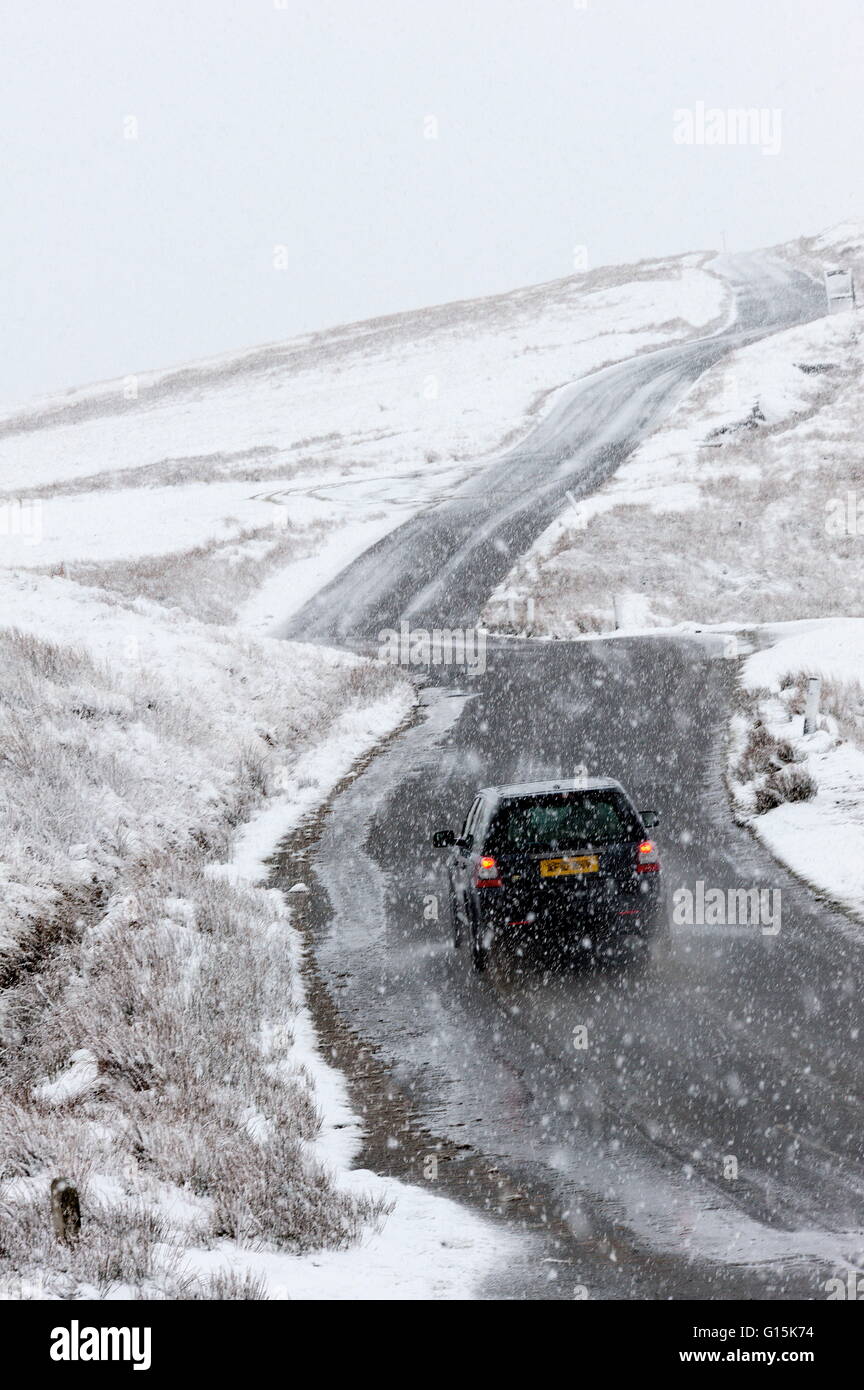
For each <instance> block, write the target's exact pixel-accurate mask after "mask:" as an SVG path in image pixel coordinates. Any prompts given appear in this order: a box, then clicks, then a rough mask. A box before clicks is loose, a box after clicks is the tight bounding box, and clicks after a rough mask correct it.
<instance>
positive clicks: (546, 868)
mask: <svg viewBox="0 0 864 1390" xmlns="http://www.w3.org/2000/svg"><path fill="white" fill-rule="evenodd" d="M599 871H600V860H599V859H598V858H597V855H596V854H579V855H576V857H575V858H570V859H541V860H540V877H541V878H561V877H562V876H563V875H564V874H596V873H599Z"/></svg>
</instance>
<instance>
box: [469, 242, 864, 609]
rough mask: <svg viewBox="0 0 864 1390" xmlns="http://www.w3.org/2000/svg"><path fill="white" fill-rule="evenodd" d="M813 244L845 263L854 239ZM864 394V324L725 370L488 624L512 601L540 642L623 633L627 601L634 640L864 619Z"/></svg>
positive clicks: (760, 347) (581, 516)
mask: <svg viewBox="0 0 864 1390" xmlns="http://www.w3.org/2000/svg"><path fill="white" fill-rule="evenodd" d="M861 240H862V238H861V236H860V235H859V238H858V240H857V241H856V242H854V245H855V246H857V245H858V244H859V242H861ZM817 241H818V243H819V246H820V247H821V248H822V250H823V252H824V254H825V255H826V257H827V256H830V257H832V258H833V259H837V260H840V259H843V257H844V256H845V254H846V248H847V247H848V246H849V245H850V237H849V229H848V228H843V229H841V233H840V235H839V237H838V238H837V239H836V240H834V239H832V238H831V237H830V236H829V235H828V234H826V235H825V236H823V237H822V238H812V239H810V242H812V243H813V244H814V245H815V244H816V242H817ZM809 244H810V243H809V242H808V245H809ZM786 250H787V254H790V255H791V252H790V251H789V248H786ZM810 259H812V257H810V256H808V257H805V261H806V263H807V264H809V262H810ZM862 382H864V337H862V328H861V319H860V316H859V314H858V313H857V311H850V312H846V313H840V314H835V315H832V316H831V317H829V318H824V319H819V320H816V321H815V322H813V323H809V324H805V325H803V326H801V327H798V328H793V329H790V330H788V331H786V332H783V333H778V334H775V335H774V336H772V337H769V338H766V339H763V340H762V341H760V342H757V343H755V344H753V345H752V346H750V347H745V348H742V349H740V350H739V351H737V352H735V353H734V354H732V355H731V356H730V357H728V358H726V359H724V360H722V361H721V362H719V363H718V364H717V366H715V367H714V368H713V369H712V370H711V371H709V372H707V373H706V374H705V375H704V376H703V377H701V378H700V379H699V380H698V381H697V382H696V384H695V385H694V386H693V388H692V389H691V391H690V392H689V393H688V394H687V396H686V397H685V398H684V399H683V400H682V401H681V403H680V404H679V406H678V407H677V409H676V410H675V411H673V412H672V414H671V415H670V417H669V419H668V420H667V422H666V423H665V425H664V426H663V427H662V428H661V429H659V430H657V431H656V433H655V434H653V435H652V436H651V437H650V438H649V439H648V440H646V442H645V443H644V444H642V445H641V447H639V448H638V449H637V450H636V451H635V453H634V454H633V455H632V457H631V458H630V459H628V460H627V462H626V463H625V464H624V465H623V466H622V467H621V468H619V469H618V471H617V473H616V474H615V476H614V477H613V478H612V479H610V481H609V482H608V483H607V484H606V485H605V486H604V487H602V488H600V489H599V491H598V492H596V493H595V494H593V495H592V496H591V497H590V498H588V499H586V500H585V501H582V502H579V503H577V504H576V505H574V506H572V507H570V508H569V509H568V510H567V511H566V512H565V513H564V514H563V515H562V516H561V517H560V518H559V519H557V520H556V521H555V522H554V523H553V524H552V526H550V527H549V528H548V529H547V530H546V531H545V532H544V533H543V535H541V536H540V537H539V538H538V540H537V541H536V543H535V545H534V546H533V547H532V548H531V550H530V551H529V552H528V554H527V555H526V556H524V557H522V559H520V561H519V562H518V563H517V564H516V565H515V566H514V568H513V570H512V571H511V572H510V574H509V575H508V577H507V579H506V581H505V582H504V583H503V584H502V585H501V587H500V591H499V593H497V594H495V595H493V596H492V599H491V601H490V604H489V606H488V608H487V610H486V613H485V615H484V616H485V619H486V621H487V622H488V624H489V625H490V626H491V627H495V628H503V629H504V630H507V629H508V628H512V626H513V622H512V619H511V620H510V621H508V604H510V603H511V596H512V595H513V594H514V593H516V594H520V595H522V596H523V597H524V598H531V599H533V605H534V606H533V620H532V622H531V623H530V625H529V630H530V631H531V632H532V633H533V634H535V635H549V636H572V635H576V634H578V633H580V632H601V631H609V630H611V629H612V628H613V627H614V625H615V619H614V609H615V600H616V599H618V600H619V616H620V613H621V612H623V613H624V620H625V626H627V627H631V628H657V627H668V626H670V625H675V624H677V623H681V622H691V623H692V622H696V623H701V624H704V623H733V624H734V623H736V622H737V623H741V624H746V623H752V622H769V621H783V620H791V619H796V618H800V617H818V616H822V615H827V614H832V613H844V614H847V615H849V614H851V615H858V614H862V613H864V606H862V595H861V588H860V565H861V553H860V547H861V535H860V533H858V532H856V531H855V530H854V529H853V528H851V527H849V526H848V525H846V524H845V521H844V520H843V518H844V517H845V506H846V499H847V495H848V494H850V493H851V494H853V495H854V494H855V493H856V489H857V491H858V492H860V493H861V495H862V499H864V486H862V485H864V472H862V464H861V458H860V448H859V440H860V437H861V430H862V424H864V413H862V399H864V396H862ZM841 503H842V507H841ZM841 511H842V515H840V513H841ZM862 512H864V508H862ZM862 529H864V528H862ZM511 606H512V604H511ZM524 612H525V609H524V605H523V606H521V607H520V609H519V614H520V615H521V616H522V618H523V622H522V624H521V625H522V626H524Z"/></svg>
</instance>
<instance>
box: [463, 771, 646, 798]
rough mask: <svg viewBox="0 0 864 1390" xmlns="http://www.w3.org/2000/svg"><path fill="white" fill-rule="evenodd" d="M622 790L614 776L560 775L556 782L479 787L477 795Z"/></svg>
mask: <svg viewBox="0 0 864 1390" xmlns="http://www.w3.org/2000/svg"><path fill="white" fill-rule="evenodd" d="M612 789H614V790H615V791H619V792H623V790H624V788H623V787H622V786H621V783H620V782H616V781H615V778H614V777H561V778H559V779H558V781H556V782H508V783H504V785H502V786H498V787H480V788H479V790H478V792H477V795H478V796H492V797H494V798H495V799H496V800H499V801H500V800H503V799H504V798H505V797H510V796H544V795H546V794H547V793H548V794H549V795H553V794H554V793H555V792H596V791H609V790H612Z"/></svg>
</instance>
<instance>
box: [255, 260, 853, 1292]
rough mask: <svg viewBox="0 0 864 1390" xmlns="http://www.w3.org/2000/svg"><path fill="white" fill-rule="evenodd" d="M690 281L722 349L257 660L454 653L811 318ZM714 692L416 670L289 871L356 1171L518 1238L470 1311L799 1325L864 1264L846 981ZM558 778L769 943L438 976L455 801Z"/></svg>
mask: <svg viewBox="0 0 864 1390" xmlns="http://www.w3.org/2000/svg"><path fill="white" fill-rule="evenodd" d="M721 268H722V273H723V274H724V275H725V276H727V278H728V279H729V281H730V283H731V284H732V286H733V289H734V291H735V295H736V303H737V316H736V318H735V319H734V321H733V322H732V323H730V325H729V326H728V327H727V328H726V329H724V330H723V331H722V332H721V333H719V334H717V335H715V336H713V337H710V338H705V339H700V340H696V341H692V342H688V343H684V344H682V345H680V346H676V347H673V348H667V349H663V350H662V351H659V352H653V353H649V354H645V355H644V356H640V357H637V358H635V359H632V360H631V361H628V362H624V363H621V364H619V365H617V366H614V367H611V368H608V369H606V370H604V371H601V372H598V373H595V374H594V375H592V376H590V377H588V378H586V379H585V380H584V381H581V382H578V383H576V384H575V385H574V386H573V387H571V388H569V389H568V390H567V391H566V392H563V393H561V395H560V396H559V398H558V400H557V402H556V404H555V406H554V407H553V409H552V410H550V412H549V414H548V415H547V416H546V418H545V419H544V420H543V421H542V422H541V423H540V424H539V425H538V426H537V428H536V429H535V431H534V432H533V433H532V434H531V436H530V437H529V438H528V439H526V440H525V441H523V442H522V443H521V444H520V445H519V446H518V448H516V449H514V450H512V451H510V452H509V453H507V454H506V455H504V456H502V457H501V459H500V460H498V461H497V462H496V463H493V464H492V465H490V466H489V467H488V468H487V469H486V470H485V471H484V472H483V473H482V474H479V475H476V476H475V478H474V479H473V480H471V481H470V482H468V483H466V484H465V486H464V487H463V488H462V489H460V490H459V491H458V492H456V493H454V495H453V497H452V499H450V500H449V501H447V502H446V503H442V504H439V505H437V506H436V507H434V508H431V509H429V510H427V511H424V512H423V513H422V514H420V515H418V516H416V517H415V518H414V519H413V520H411V521H409V522H407V523H406V524H405V525H404V526H402V527H401V528H399V529H398V530H397V531H395V532H393V533H391V534H390V535H389V536H387V537H386V538H385V539H384V540H383V541H381V542H380V543H379V544H378V545H376V546H374V547H373V548H372V549H371V550H370V551H368V552H367V553H366V554H364V555H362V556H361V557H360V558H359V559H358V560H357V561H356V562H355V563H354V564H352V565H351V566H349V568H348V569H346V570H345V571H344V572H343V573H342V574H341V575H340V576H339V577H338V579H337V580H336V581H334V583H332V584H331V585H329V586H328V588H326V589H324V590H322V591H321V593H319V594H318V595H317V596H316V598H315V599H313V600H312V601H311V602H310V603H309V604H308V605H307V606H306V607H305V608H304V609H302V610H301V611H300V612H299V613H298V614H297V615H296V616H295V617H294V618H293V619H292V620H291V622H290V623H289V624H287V625H286V627H285V629H284V632H283V635H284V636H286V637H291V638H294V639H299V640H306V641H320V642H328V643H337V644H344V645H349V646H353V647H357V648H360V649H365V648H367V647H368V645H369V644H370V643H376V642H377V634H378V632H379V630H380V629H381V628H384V627H394V626H397V625H398V622H399V620H400V619H401V618H403V617H404V618H408V619H409V620H410V621H411V623H412V625H414V626H426V627H432V626H433V625H434V626H444V627H459V626H468V625H471V624H474V623H476V621H477V617H478V614H479V613H480V611H481V610H482V608H483V606H484V604H485V602H486V600H487V598H488V596H489V594H490V592H491V591H492V589H493V588H494V587H495V586H496V585H497V584H498V583H499V582H500V581H501V579H502V578H503V577H504V576H505V575H506V573H507V572H508V571H509V569H510V567H511V565H512V563H513V561H514V559H515V557H516V556H517V555H519V554H521V553H522V552H524V550H525V549H526V548H527V547H528V546H529V545H530V544H531V542H532V540H533V539H534V538H535V537H536V535H537V534H538V533H539V532H540V531H541V530H542V529H543V528H544V527H545V526H546V525H547V524H548V522H549V521H550V520H551V518H552V517H553V516H555V515H556V514H558V513H559V512H560V510H561V509H562V507H563V505H564V501H565V498H566V495H567V493H568V492H569V493H570V494H571V495H573V496H580V495H585V494H587V493H588V492H590V491H591V490H592V489H593V488H595V487H596V486H597V485H598V483H599V482H601V481H602V480H603V479H604V478H605V477H607V476H608V475H609V473H610V472H611V471H613V470H614V469H615V468H616V467H617V465H618V464H619V462H620V461H621V459H622V458H624V457H625V456H626V455H627V453H629V452H630V451H631V450H632V449H633V448H634V447H635V445H636V444H637V443H638V441H639V440H640V439H641V438H643V437H644V436H645V435H646V434H647V433H648V432H649V431H650V430H651V429H652V428H654V427H655V426H656V425H657V423H658V422H659V421H660V420H661V419H662V418H663V416H664V415H665V414H666V413H667V412H668V410H669V409H670V407H671V406H672V405H673V404H674V402H675V401H676V400H677V399H678V398H679V397H680V395H681V394H682V392H683V391H685V390H686V389H687V387H688V385H689V384H690V383H691V382H692V381H694V380H695V379H696V377H697V376H698V375H699V374H700V373H701V372H703V371H704V370H705V369H706V368H707V367H708V366H710V365H711V364H712V363H714V362H715V361H717V360H718V359H719V358H720V357H721V356H722V355H723V354H724V353H726V352H728V351H729V350H730V349H732V348H734V347H735V346H738V345H740V344H742V343H744V342H748V341H753V340H755V339H756V338H758V337H760V336H763V335H765V334H767V333H770V332H774V331H777V330H778V329H779V328H782V327H785V326H788V325H790V324H792V323H795V322H799V321H803V320H806V319H810V318H814V317H816V316H818V315H819V314H820V313H821V312H823V307H824V299H823V297H822V296H821V290H820V287H818V286H816V285H815V284H814V282H813V281H811V280H810V279H808V278H807V277H806V276H804V275H802V274H800V273H798V272H796V271H795V270H794V269H792V268H791V267H789V266H788V265H786V264H785V263H783V262H780V261H775V260H772V259H771V258H770V257H767V256H757V255H753V256H748V257H734V258H733V257H729V258H725V259H724V261H723V262H722V263H721ZM735 676H736V664H735V662H734V661H732V660H727V659H723V657H722V654H721V653H719V652H718V650H717V649H716V646H715V647H713V648H712V647H711V646H710V645H709V644H707V643H705V642H702V641H701V640H700V639H699V638H697V637H693V638H689V639H688V638H683V637H682V638H669V637H659V636H658V637H656V638H655V637H652V638H627V637H621V638H616V639H612V640H609V641H583V642H574V643H565V642H555V643H550V642H533V641H516V640H507V639H490V642H489V645H488V648H487V666H486V670H485V672H484V673H483V674H482V675H477V676H474V677H472V678H471V679H470V680H466V677H465V672H464V670H463V671H460V670H459V669H458V668H455V667H451V668H447V667H436V668H435V672H434V678H435V682H436V684H435V685H432V684H431V683H430V684H429V685H427V686H426V687H425V689H424V692H423V708H422V709H421V710H420V711H419V714H418V718H417V720H416V721H415V722H414V723H413V724H412V725H411V726H410V727H409V728H408V729H406V730H405V731H403V732H402V733H401V734H400V735H398V736H397V737H395V738H394V739H392V740H391V741H390V742H389V744H388V745H387V746H386V747H385V749H384V750H383V751H382V752H381V753H380V754H379V755H378V756H377V757H376V758H375V759H373V760H372V761H371V762H370V764H369V765H368V766H367V767H366V769H365V770H364V771H363V772H361V773H360V775H359V776H357V777H356V778H355V779H354V780H353V781H351V782H350V783H349V784H348V785H347V786H346V787H345V788H344V790H342V792H341V793H340V794H339V795H338V796H337V797H336V799H335V800H334V802H333V805H332V807H331V809H330V812H329V814H328V815H327V816H326V817H325V819H324V823H323V831H322V833H321V834H320V836H319V837H318V839H317V842H316V843H315V844H314V846H313V847H312V848H311V850H310V852H309V861H308V862H309V865H310V868H311V871H312V872H311V875H310V882H311V884H312V889H313V891H312V893H311V894H310V895H309V918H308V921H309V925H310V931H311V934H312V938H313V941H314V947H315V958H316V963H317V965H316V968H317V971H318V972H319V975H320V978H321V980H322V981H323V984H324V987H325V988H326V991H327V993H328V995H329V996H330V997H331V998H332V999H333V1000H334V1001H335V1002H336V1005H337V1007H338V1012H339V1015H340V1017H341V1018H342V1020H343V1021H344V1023H345V1026H346V1027H348V1028H350V1029H351V1030H352V1035H356V1036H358V1037H359V1038H361V1039H363V1040H365V1041H366V1042H367V1043H369V1044H370V1045H372V1046H374V1048H375V1049H376V1051H377V1055H378V1056H379V1057H380V1059H381V1061H382V1063H383V1064H384V1065H385V1068H386V1075H387V1076H388V1077H389V1078H391V1079H392V1085H393V1088H394V1091H398V1094H399V1097H400V1098H401V1099H402V1102H403V1104H404V1107H405V1111H406V1113H407V1114H408V1116H409V1122H406V1133H405V1134H404V1135H402V1136H401V1137H394V1138H393V1141H392V1144H390V1143H388V1144H387V1145H386V1146H385V1147H386V1148H387V1149H389V1150H392V1154H393V1160H392V1171H394V1172H397V1173H403V1174H405V1173H413V1172H415V1171H416V1170H417V1166H418V1163H419V1162H420V1160H421V1159H422V1152H421V1151H422V1148H423V1144H424V1143H426V1144H428V1141H429V1136H430V1135H431V1136H436V1137H437V1139H438V1140H440V1143H441V1150H440V1152H441V1154H442V1155H443V1161H442V1163H441V1170H442V1171H441V1172H440V1174H439V1180H440V1181H441V1183H442V1187H443V1189H444V1190H448V1191H450V1192H453V1193H456V1194H457V1195H459V1196H460V1197H461V1198H462V1199H464V1200H466V1201H469V1202H474V1203H476V1204H478V1205H480V1206H483V1207H485V1208H487V1209H489V1210H490V1212H493V1213H494V1214H495V1216H496V1219H498V1220H501V1221H503V1222H504V1223H505V1224H508V1225H510V1226H512V1227H514V1228H516V1229H520V1230H522V1231H524V1232H525V1233H526V1237H527V1239H526V1241H525V1242H524V1251H525V1253H524V1255H523V1256H522V1257H521V1258H519V1257H514V1259H513V1260H512V1262H508V1266H507V1268H506V1269H501V1270H498V1271H496V1272H495V1273H494V1275H493V1276H491V1277H490V1279H489V1281H488V1284H487V1286H486V1288H485V1289H484V1290H482V1291H481V1292H482V1293H483V1294H485V1296H488V1297H504V1298H532V1299H534V1298H537V1299H541V1298H550V1297H551V1298H573V1297H574V1296H576V1297H583V1296H587V1297H589V1298H592V1299H604V1298H638V1299H669V1298H672V1299H692V1298H705V1297H712V1298H749V1299H777V1298H808V1299H820V1298H824V1297H825V1292H824V1282H825V1280H826V1279H828V1278H830V1277H832V1276H833V1275H835V1274H836V1273H838V1272H842V1271H843V1270H845V1268H846V1267H847V1265H848V1264H850V1263H851V1264H856V1265H861V1264H862V1263H864V1155H862V1119H864V1035H862V1033H861V1032H860V1030H859V1014H860V1004H859V1001H860V999H861V997H862V991H864V953H862V950H861V947H860V945H859V944H857V942H856V940H855V938H854V935H853V933H852V929H851V927H850V924H849V923H848V922H847V921H846V919H845V918H844V917H843V916H842V915H841V914H839V913H836V912H835V911H834V910H833V909H832V908H831V907H830V905H828V904H825V903H822V902H820V901H819V900H818V899H817V897H816V896H815V895H814V894H813V893H811V892H810V890H809V889H807V888H806V887H804V886H802V885H800V884H799V883H798V882H796V881H795V880H794V879H793V878H792V877H791V876H790V875H789V874H787V873H785V872H784V871H783V870H782V869H781V868H779V867H778V865H777V864H776V863H775V862H774V861H773V860H772V859H771V857H770V856H769V855H768V854H767V853H766V852H765V851H764V849H762V847H761V846H760V845H759V843H758V842H757V841H756V840H754V839H753V838H752V837H751V836H750V834H749V833H748V832H747V831H746V830H744V829H741V828H740V827H738V826H736V825H735V824H734V822H733V820H732V817H731V815H730V812H729V808H728V804H727V799H726V794H725V789H724V786H723V780H722V770H723V741H724V737H725V730H726V727H727V722H728V717H729V707H730V699H731V697H732V692H733V690H734V686H735ZM579 763H585V764H587V765H588V767H589V768H590V769H591V771H592V772H598V773H603V774H609V775H611V776H613V777H617V778H619V779H620V780H621V781H622V782H623V783H624V784H625V786H627V788H628V789H629V790H630V791H631V793H632V794H633V796H634V799H635V800H636V801H637V804H639V805H641V806H644V807H646V808H651V809H654V808H656V809H657V810H658V811H659V813H660V815H661V818H662V819H661V826H660V830H659V832H658V840H659V844H660V848H661V854H662V858H663V864H664V870H665V875H666V882H667V885H668V886H669V887H670V888H674V887H676V886H679V885H680V886H689V887H691V888H693V887H694V886H695V884H696V882H697V881H699V880H701V881H703V882H704V883H706V884H708V885H710V886H712V887H720V888H724V889H725V888H742V887H744V888H749V887H761V888H773V889H777V888H779V889H781V890H782V926H781V929H780V931H779V932H778V933H777V934H776V935H773V936H772V935H766V934H763V933H761V932H760V931H759V929H758V928H754V927H689V928H688V927H681V928H676V929H673V932H672V938H671V944H670V946H669V949H668V950H664V951H662V952H661V951H658V952H656V953H655V955H654V957H653V958H652V959H651V960H650V961H649V962H648V963H647V964H645V965H644V966H642V967H640V968H638V969H637V968H633V969H628V970H620V969H615V970H601V969H595V968H585V967H582V968H578V969H577V968H574V969H567V970H564V969H559V970H550V969H548V968H546V967H543V966H541V965H537V964H532V963H531V962H522V963H519V962H514V961H512V960H510V961H507V960H504V961H502V962H501V963H500V964H499V965H497V966H496V967H494V968H493V969H491V970H490V971H489V972H488V974H487V975H485V976H481V977H476V976H474V975H473V974H472V972H471V970H470V965H469V963H468V960H467V953H466V952H465V951H462V952H455V951H454V950H453V948H452V946H451V944H450V937H449V928H448V922H447V910H446V900H445V884H444V875H443V872H442V867H443V866H442V859H441V856H440V855H439V854H436V852H435V851H433V850H432V849H431V848H430V838H431V833H432V830H433V829H435V828H437V827H438V826H442V825H455V824H456V823H457V822H458V821H459V820H460V819H461V817H462V815H463V814H464V811H465V809H466V808H467V806H468V804H469V802H470V800H471V796H472V794H473V792H474V789H475V788H476V787H477V786H478V785H484V784H488V783H496V782H509V781H518V780H529V779H532V780H533V779H538V778H545V777H554V776H560V775H569V774H571V773H572V770H573V768H574V767H575V766H576V765H577V764H579ZM286 872H287V870H286ZM292 872H293V871H292ZM436 913H437V917H436ZM583 1044H584V1045H583ZM414 1128H416V1134H417V1138H416V1139H415V1138H414V1137H413V1130H414ZM421 1136H422V1137H421ZM412 1146H413V1149H416V1150H417V1152H414V1151H413V1150H412ZM490 1174H491V1175H493V1189H496V1188H497V1191H498V1193H499V1200H495V1199H494V1198H493V1199H492V1200H490V1197H489V1189H490Z"/></svg>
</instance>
